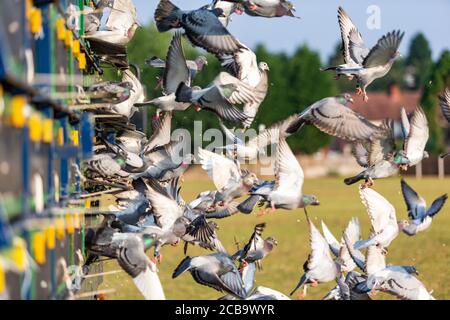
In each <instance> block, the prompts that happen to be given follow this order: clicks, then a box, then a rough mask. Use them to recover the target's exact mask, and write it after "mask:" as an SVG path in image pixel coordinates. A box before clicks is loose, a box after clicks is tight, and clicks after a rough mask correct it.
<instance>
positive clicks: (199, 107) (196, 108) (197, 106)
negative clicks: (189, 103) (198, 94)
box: [194, 104, 202, 112]
mask: <svg viewBox="0 0 450 320" xmlns="http://www.w3.org/2000/svg"><path fill="white" fill-rule="evenodd" d="M194 109H195V111H197V112H199V111H200V110H202V107H201V106H200V105H199V104H194Z"/></svg>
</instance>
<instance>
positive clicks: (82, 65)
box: [78, 53, 86, 70]
mask: <svg viewBox="0 0 450 320" xmlns="http://www.w3.org/2000/svg"><path fill="white" fill-rule="evenodd" d="M78 68H79V69H80V70H84V69H86V55H85V54H84V53H80V54H79V55H78Z"/></svg>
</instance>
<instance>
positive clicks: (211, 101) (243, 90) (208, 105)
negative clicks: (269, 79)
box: [175, 72, 258, 123]
mask: <svg viewBox="0 0 450 320" xmlns="http://www.w3.org/2000/svg"><path fill="white" fill-rule="evenodd" d="M175 96H176V99H175V101H177V102H184V103H193V104H195V105H196V109H197V111H199V110H201V109H207V110H209V111H212V112H214V113H215V114H217V115H218V116H219V118H220V119H223V120H227V121H231V122H235V123H243V122H245V121H246V120H247V119H248V116H247V115H246V114H245V113H244V112H242V111H241V110H239V109H238V108H236V107H235V106H234V105H235V104H245V103H255V102H257V101H258V100H257V99H258V98H257V94H256V93H255V91H254V88H252V87H250V86H249V85H247V84H246V83H244V82H242V81H240V80H239V79H237V78H235V77H233V76H232V75H230V74H229V73H226V72H220V73H219V74H218V75H217V77H216V78H215V79H214V81H213V82H212V83H211V84H210V85H209V86H207V87H206V88H204V89H196V88H190V87H189V86H188V85H187V84H186V83H184V82H182V83H181V84H180V85H179V87H178V89H177V91H176V93H175Z"/></svg>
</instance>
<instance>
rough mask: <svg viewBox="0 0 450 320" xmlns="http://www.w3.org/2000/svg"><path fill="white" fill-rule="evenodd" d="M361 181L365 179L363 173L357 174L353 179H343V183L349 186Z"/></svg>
mask: <svg viewBox="0 0 450 320" xmlns="http://www.w3.org/2000/svg"><path fill="white" fill-rule="evenodd" d="M363 179H365V178H364V172H361V173H358V174H357V175H356V176H354V177H350V178H346V179H344V183H345V184H346V185H348V186H349V185H351V184H354V183H357V182H358V181H360V180H363Z"/></svg>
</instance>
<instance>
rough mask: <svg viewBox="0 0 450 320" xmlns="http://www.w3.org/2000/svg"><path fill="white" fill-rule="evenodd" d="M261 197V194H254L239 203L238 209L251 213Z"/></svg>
mask: <svg viewBox="0 0 450 320" xmlns="http://www.w3.org/2000/svg"><path fill="white" fill-rule="evenodd" d="M260 199H261V196H259V195H252V196H250V197H248V198H247V199H246V200H245V201H243V202H242V203H240V204H239V205H238V207H237V208H238V210H239V211H240V212H242V213H245V214H250V213H251V212H252V211H253V209H254V208H255V206H256V204H257V203H258V201H259V200H260Z"/></svg>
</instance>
